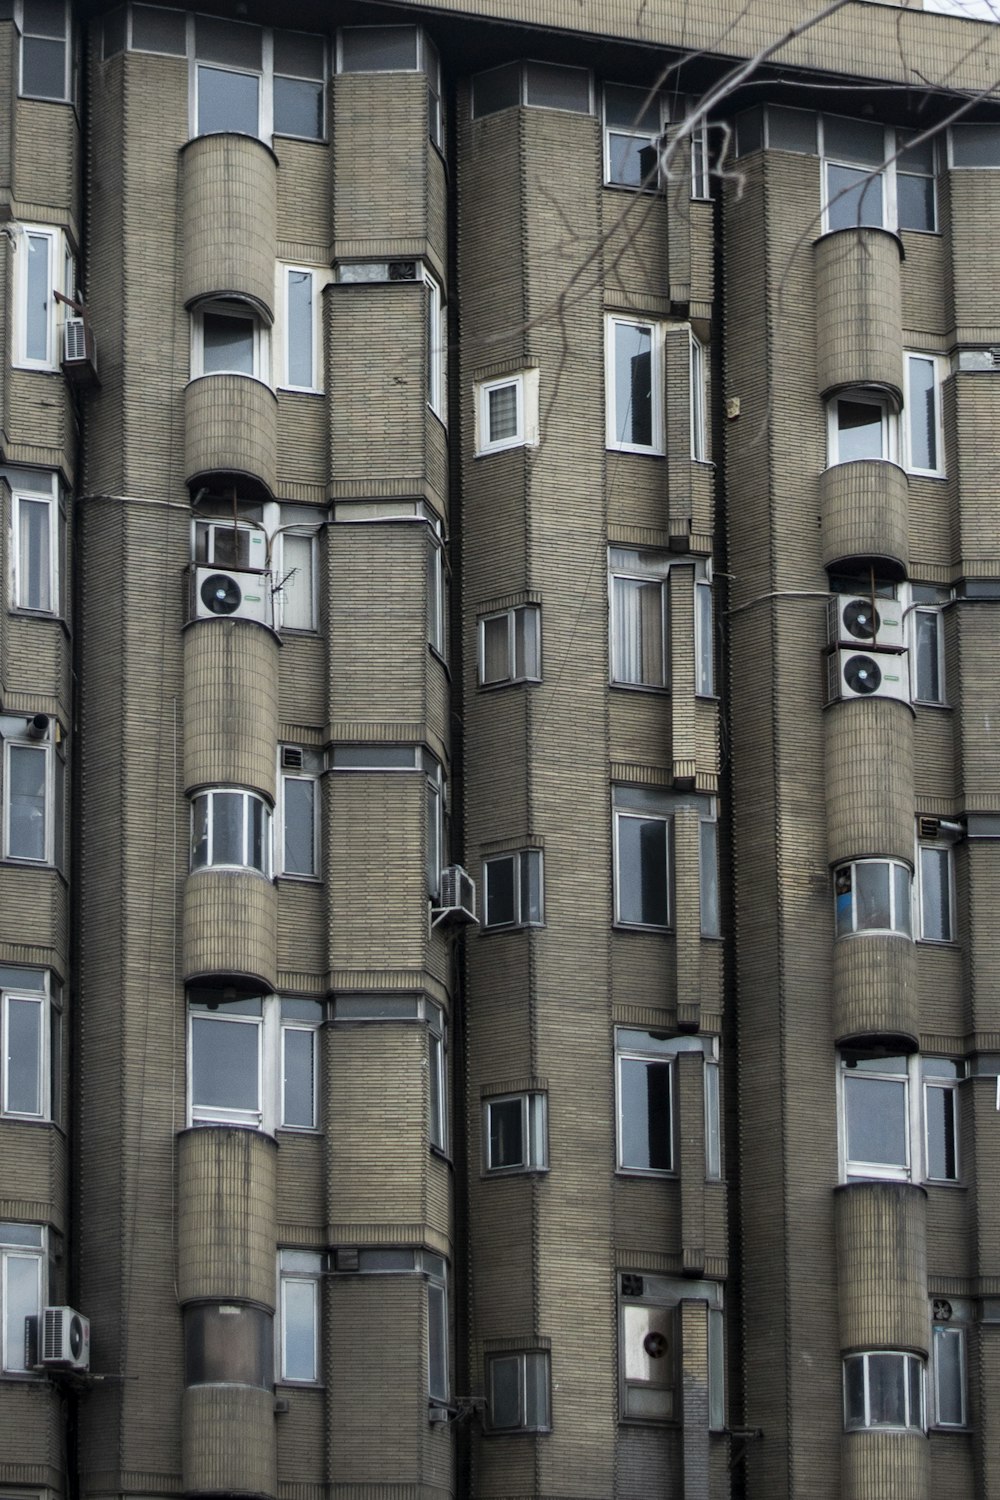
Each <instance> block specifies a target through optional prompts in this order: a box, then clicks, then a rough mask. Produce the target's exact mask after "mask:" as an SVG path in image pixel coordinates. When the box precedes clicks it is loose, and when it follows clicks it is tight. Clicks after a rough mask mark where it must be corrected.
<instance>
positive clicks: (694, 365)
mask: <svg viewBox="0 0 1000 1500" xmlns="http://www.w3.org/2000/svg"><path fill="white" fill-rule="evenodd" d="M690 374H691V457H692V458H693V459H695V460H696V461H697V462H699V463H703V462H704V460H705V456H706V453H707V451H708V444H707V441H706V433H705V420H706V412H705V386H706V380H707V366H706V360H705V346H704V344H703V343H702V342H701V340H700V339H697V338H695V336H694V334H693V333H692V335H691V371H690Z"/></svg>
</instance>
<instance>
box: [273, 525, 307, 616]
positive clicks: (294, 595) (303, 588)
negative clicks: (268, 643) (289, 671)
mask: <svg viewBox="0 0 1000 1500" xmlns="http://www.w3.org/2000/svg"><path fill="white" fill-rule="evenodd" d="M280 549H281V557H280V569H279V573H278V581H277V583H276V584H275V597H276V598H277V599H278V601H279V610H280V619H281V628H282V630H315V629H316V533H315V531H314V530H312V531H304V530H303V531H282V534H281V543H280Z"/></svg>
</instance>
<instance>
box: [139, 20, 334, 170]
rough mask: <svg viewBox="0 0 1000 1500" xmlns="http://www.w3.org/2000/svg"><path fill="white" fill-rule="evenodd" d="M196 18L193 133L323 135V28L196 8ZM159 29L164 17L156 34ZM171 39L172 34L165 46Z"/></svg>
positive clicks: (306, 137)
mask: <svg viewBox="0 0 1000 1500" xmlns="http://www.w3.org/2000/svg"><path fill="white" fill-rule="evenodd" d="M139 9H145V7H133V18H132V45H133V47H136V46H137V45H138V44H137V42H136V16H135V12H136V11H137V10H139ZM194 21H195V24H194V56H193V57H192V59H191V68H192V87H191V121H190V125H191V134H192V135H214V134H215V133H216V132H219V131H236V132H238V133H239V134H241V135H252V136H258V137H260V139H262V140H265V141H269V140H270V139H271V137H272V135H286V136H298V137H299V138H301V139H304V140H322V139H323V136H324V132H325V114H326V107H325V97H324V80H325V78H326V44H325V42H324V40H323V38H322V37H321V36H316V35H313V34H311V33H308V32H303V31H272V29H271V28H270V27H263V28H262V27H260V26H250V25H247V24H245V23H244V22H242V21H225V20H222V19H220V18H218V17H215V16H205V15H198V16H196V17H195V18H194ZM162 30H163V26H162V23H161V25H160V27H159V28H158V29H157V34H159V32H162ZM176 46H177V40H176V39H174V38H173V36H172V37H171V45H170V48H169V50H170V51H174V50H175V47H176ZM141 50H147V49H146V48H142V49H141ZM182 50H186V46H185V48H184V49H182Z"/></svg>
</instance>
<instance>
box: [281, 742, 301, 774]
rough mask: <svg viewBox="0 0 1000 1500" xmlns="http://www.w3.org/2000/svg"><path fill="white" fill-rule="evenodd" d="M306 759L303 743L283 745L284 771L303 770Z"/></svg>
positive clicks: (282, 767)
mask: <svg viewBox="0 0 1000 1500" xmlns="http://www.w3.org/2000/svg"><path fill="white" fill-rule="evenodd" d="M304 761H305V757H304V756H303V754H302V746H301V745H282V747H281V769H282V770H283V771H301V770H302V766H303V764H304Z"/></svg>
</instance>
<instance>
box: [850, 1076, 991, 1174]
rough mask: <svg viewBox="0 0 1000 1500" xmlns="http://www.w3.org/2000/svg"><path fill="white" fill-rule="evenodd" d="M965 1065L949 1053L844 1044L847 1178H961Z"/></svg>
mask: <svg viewBox="0 0 1000 1500" xmlns="http://www.w3.org/2000/svg"><path fill="white" fill-rule="evenodd" d="M964 1071H965V1070H964V1064H963V1063H959V1062H954V1061H953V1060H952V1059H950V1058H939V1057H924V1058H920V1057H916V1056H912V1057H887V1056H885V1055H884V1054H883V1053H881V1052H878V1051H865V1050H862V1049H859V1048H854V1047H851V1048H847V1047H845V1048H844V1049H842V1051H841V1056H840V1083H841V1090H842V1108H843V1141H842V1149H843V1161H844V1175H845V1178H847V1179H851V1178H856V1177H880V1178H882V1177H884V1178H895V1179H897V1180H898V1181H902V1182H921V1181H929V1182H957V1181H958V1173H959V1159H958V1110H957V1103H958V1094H957V1089H958V1084H959V1081H960V1080H961V1078H963V1077H964ZM921 1085H922V1087H921Z"/></svg>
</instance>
